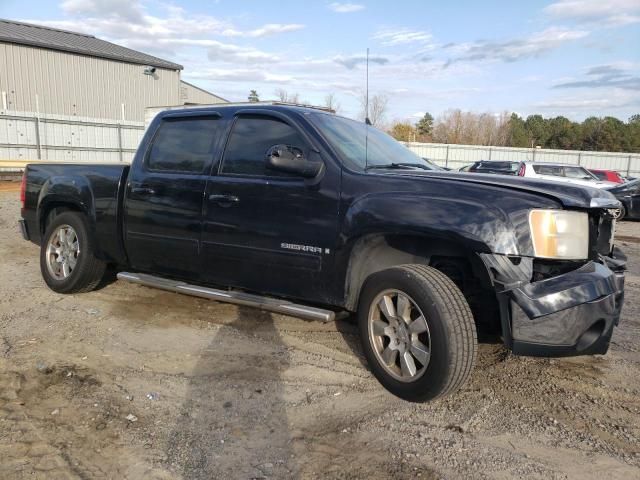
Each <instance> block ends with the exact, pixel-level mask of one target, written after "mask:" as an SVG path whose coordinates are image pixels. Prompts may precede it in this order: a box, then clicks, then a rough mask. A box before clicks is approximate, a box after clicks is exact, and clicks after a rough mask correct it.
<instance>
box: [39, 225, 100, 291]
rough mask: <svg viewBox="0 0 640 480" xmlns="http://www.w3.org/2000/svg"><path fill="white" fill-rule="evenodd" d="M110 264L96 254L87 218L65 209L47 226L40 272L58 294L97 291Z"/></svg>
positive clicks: (42, 247) (41, 252) (41, 253)
mask: <svg viewBox="0 0 640 480" xmlns="http://www.w3.org/2000/svg"><path fill="white" fill-rule="evenodd" d="M105 268H106V264H105V263H104V262H103V261H101V260H99V259H98V258H96V257H95V255H94V245H93V242H92V239H91V238H90V235H89V230H88V227H87V223H86V220H85V217H84V216H83V215H82V214H81V213H78V212H64V213H61V214H60V215H57V216H55V217H54V218H53V219H52V220H51V221H50V222H49V224H48V225H47V228H46V229H45V233H44V236H43V242H42V245H41V247H40V271H41V272H42V277H43V278H44V281H45V283H46V284H47V285H48V286H49V288H51V289H52V290H54V291H56V292H58V293H79V292H88V291H90V290H93V289H94V288H95V287H96V286H97V285H98V283H100V280H101V279H102V277H103V275H104V271H105Z"/></svg>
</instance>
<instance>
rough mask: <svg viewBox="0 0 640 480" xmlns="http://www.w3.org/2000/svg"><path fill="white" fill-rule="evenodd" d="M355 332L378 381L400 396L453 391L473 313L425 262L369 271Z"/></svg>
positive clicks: (461, 375) (469, 351)
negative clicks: (358, 334)
mask: <svg viewBox="0 0 640 480" xmlns="http://www.w3.org/2000/svg"><path fill="white" fill-rule="evenodd" d="M358 324H359V329H360V337H361V339H362V346H363V349H364V353H365V356H366V357H367V360H368V362H369V366H370V368H371V370H372V372H373V374H374V375H375V377H376V378H377V379H378V381H379V382H380V383H381V384H382V385H383V386H384V387H385V388H386V389H387V390H389V391H390V392H391V393H393V394H394V395H397V396H398V397H400V398H403V399H405V400H409V401H414V402H423V401H427V400H432V399H435V398H437V397H440V396H444V395H447V394H449V393H452V392H454V391H456V390H457V389H458V388H460V386H461V385H462V384H464V382H465V381H466V380H467V378H468V377H469V374H470V373H471V370H472V369H473V365H474V363H475V359H476V354H477V343H478V342H477V335H476V328H475V323H474V321H473V315H472V314H471V310H470V309H469V305H468V304H467V301H466V300H465V298H464V295H463V294H462V292H461V291H460V290H459V289H458V287H457V286H456V285H455V284H454V283H453V282H452V281H451V280H450V279H449V278H448V277H447V276H446V275H444V274H443V273H442V272H440V271H438V270H436V269H434V268H432V267H427V266H425V265H402V266H398V267H393V268H390V269H387V270H383V271H381V272H377V273H374V274H373V275H371V276H370V277H369V278H368V279H367V281H366V282H365V284H364V286H363V289H362V292H361V295H360V301H359V306H358Z"/></svg>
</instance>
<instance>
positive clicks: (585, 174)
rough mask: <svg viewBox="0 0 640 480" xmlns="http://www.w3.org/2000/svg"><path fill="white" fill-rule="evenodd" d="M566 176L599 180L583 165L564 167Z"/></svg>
mask: <svg viewBox="0 0 640 480" xmlns="http://www.w3.org/2000/svg"><path fill="white" fill-rule="evenodd" d="M564 176H565V177H567V178H577V179H580V180H598V177H596V176H595V175H593V174H592V173H591V172H589V170H587V169H586V168H582V167H564Z"/></svg>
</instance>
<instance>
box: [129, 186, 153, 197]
mask: <svg viewBox="0 0 640 480" xmlns="http://www.w3.org/2000/svg"><path fill="white" fill-rule="evenodd" d="M131 193H137V194H138V195H153V194H154V193H156V191H155V190H154V189H153V188H151V187H131Z"/></svg>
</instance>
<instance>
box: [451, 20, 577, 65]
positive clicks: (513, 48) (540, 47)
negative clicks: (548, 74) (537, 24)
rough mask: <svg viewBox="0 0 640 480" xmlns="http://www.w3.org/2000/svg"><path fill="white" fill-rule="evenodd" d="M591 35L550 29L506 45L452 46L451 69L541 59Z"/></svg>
mask: <svg viewBox="0 0 640 480" xmlns="http://www.w3.org/2000/svg"><path fill="white" fill-rule="evenodd" d="M587 35H589V32H588V31H586V30H571V29H566V28H560V27H550V28H547V29H546V30H544V31H542V32H537V33H534V34H532V35H530V36H529V37H525V38H513V39H510V40H504V41H494V42H490V41H477V42H472V43H463V44H456V45H450V46H448V48H449V49H450V50H451V51H453V52H455V53H456V54H457V56H454V57H453V58H451V59H450V60H449V61H448V62H447V65H451V64H452V63H455V62H463V61H467V62H473V61H486V60H494V61H503V62H516V61H518V60H522V59H525V58H532V57H539V56H541V55H542V54H544V53H547V52H549V51H551V50H555V49H557V48H559V47H561V46H563V45H564V44H566V43H570V42H573V41H575V40H579V39H581V38H584V37H586V36H587Z"/></svg>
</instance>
